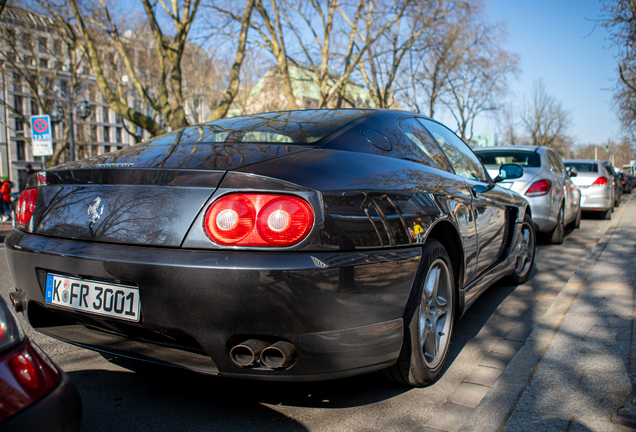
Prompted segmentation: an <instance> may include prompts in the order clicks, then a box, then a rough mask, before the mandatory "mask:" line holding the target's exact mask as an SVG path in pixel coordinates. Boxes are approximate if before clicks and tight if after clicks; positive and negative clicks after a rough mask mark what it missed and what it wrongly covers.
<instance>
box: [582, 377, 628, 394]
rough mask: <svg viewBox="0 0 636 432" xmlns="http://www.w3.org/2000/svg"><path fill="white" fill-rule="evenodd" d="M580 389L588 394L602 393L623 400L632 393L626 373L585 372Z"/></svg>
mask: <svg viewBox="0 0 636 432" xmlns="http://www.w3.org/2000/svg"><path fill="white" fill-rule="evenodd" d="M581 388H582V389H583V390H584V391H589V392H595V393H596V392H602V393H611V394H613V395H617V397H618V398H619V399H620V398H623V399H624V398H625V397H627V395H628V394H630V393H631V391H632V384H631V383H630V381H629V375H628V374H627V372H606V371H599V370H597V371H585V372H584V373H583V379H582V380H581Z"/></svg>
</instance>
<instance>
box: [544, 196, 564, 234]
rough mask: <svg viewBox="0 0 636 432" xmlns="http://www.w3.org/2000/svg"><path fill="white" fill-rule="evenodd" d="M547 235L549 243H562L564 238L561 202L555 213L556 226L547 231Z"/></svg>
mask: <svg viewBox="0 0 636 432" xmlns="http://www.w3.org/2000/svg"><path fill="white" fill-rule="evenodd" d="M547 237H548V239H549V242H550V243H551V244H563V240H565V209H564V208H563V204H561V207H560V208H559V213H558V214H557V223H556V226H555V227H554V229H553V230H552V231H550V232H549V233H548V236H547Z"/></svg>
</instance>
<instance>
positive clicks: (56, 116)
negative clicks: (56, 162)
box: [51, 91, 91, 161]
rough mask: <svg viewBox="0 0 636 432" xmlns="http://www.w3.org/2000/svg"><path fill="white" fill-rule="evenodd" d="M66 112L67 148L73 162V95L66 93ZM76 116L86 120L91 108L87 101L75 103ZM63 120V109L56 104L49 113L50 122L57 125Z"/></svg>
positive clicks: (82, 100)
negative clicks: (67, 128)
mask: <svg viewBox="0 0 636 432" xmlns="http://www.w3.org/2000/svg"><path fill="white" fill-rule="evenodd" d="M66 93H67V96H68V99H67V101H66V102H67V110H68V127H69V130H68V147H69V152H70V153H71V157H70V159H71V161H74V160H75V132H74V130H73V129H74V128H73V95H72V92H70V91H67V92H66ZM76 110H77V113H76V114H77V116H78V117H79V118H80V119H82V120H85V119H86V118H88V116H89V115H91V106H90V104H89V103H88V101H87V100H86V99H84V98H82V99H81V100H80V101H79V102H78V103H77V108H76ZM63 119H64V108H62V105H61V104H60V103H59V102H57V103H56V104H55V105H54V106H53V111H51V121H52V122H54V123H59V122H61V121H62V120H63Z"/></svg>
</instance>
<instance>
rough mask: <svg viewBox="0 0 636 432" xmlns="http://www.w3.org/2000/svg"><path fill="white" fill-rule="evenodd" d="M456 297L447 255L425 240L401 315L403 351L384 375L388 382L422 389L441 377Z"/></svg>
mask: <svg viewBox="0 0 636 432" xmlns="http://www.w3.org/2000/svg"><path fill="white" fill-rule="evenodd" d="M425 287H426V289H425ZM456 297H457V295H456V288H455V279H454V276H453V267H452V263H451V260H450V257H449V256H448V252H446V249H445V248H444V246H443V245H442V244H441V243H440V242H438V241H437V240H432V239H431V240H428V241H427V242H426V244H425V245H424V247H423V248H422V261H421V263H420V270H419V272H418V276H417V278H416V283H415V285H414V286H413V289H412V290H411V294H410V296H409V300H408V302H407V305H406V309H405V311H404V323H405V329H404V342H403V343H402V351H401V352H400V356H399V357H398V360H397V362H396V363H395V364H394V365H393V366H391V367H389V368H387V369H385V371H384V372H385V375H386V376H387V377H388V378H389V379H391V380H393V381H395V382H398V383H400V384H405V385H408V386H413V387H422V386H426V385H428V384H431V383H432V382H434V381H435V380H436V379H437V378H438V377H439V376H440V374H441V372H442V369H443V367H444V363H445V362H446V357H447V356H448V349H449V346H450V339H451V335H452V331H453V324H454V321H455V307H456V302H457V299H456ZM420 330H422V331H420ZM427 330H428V331H427ZM431 330H434V331H431Z"/></svg>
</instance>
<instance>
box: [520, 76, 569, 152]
mask: <svg viewBox="0 0 636 432" xmlns="http://www.w3.org/2000/svg"><path fill="white" fill-rule="evenodd" d="M521 124H522V125H523V128H524V132H525V134H526V136H527V139H528V141H529V143H530V144H533V145H540V146H547V147H551V148H553V149H554V150H556V151H557V152H558V153H560V154H566V152H567V149H568V148H569V146H570V145H571V140H568V139H567V135H566V133H567V130H568V128H569V127H570V124H571V120H570V113H569V112H568V111H567V110H566V109H565V108H563V106H562V105H561V103H560V102H559V101H557V100H556V98H554V97H553V96H550V95H549V94H548V93H547V91H546V88H545V84H544V83H543V80H538V81H535V83H534V85H533V86H532V95H531V98H530V100H529V101H526V102H524V106H523V110H522V112H521Z"/></svg>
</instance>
